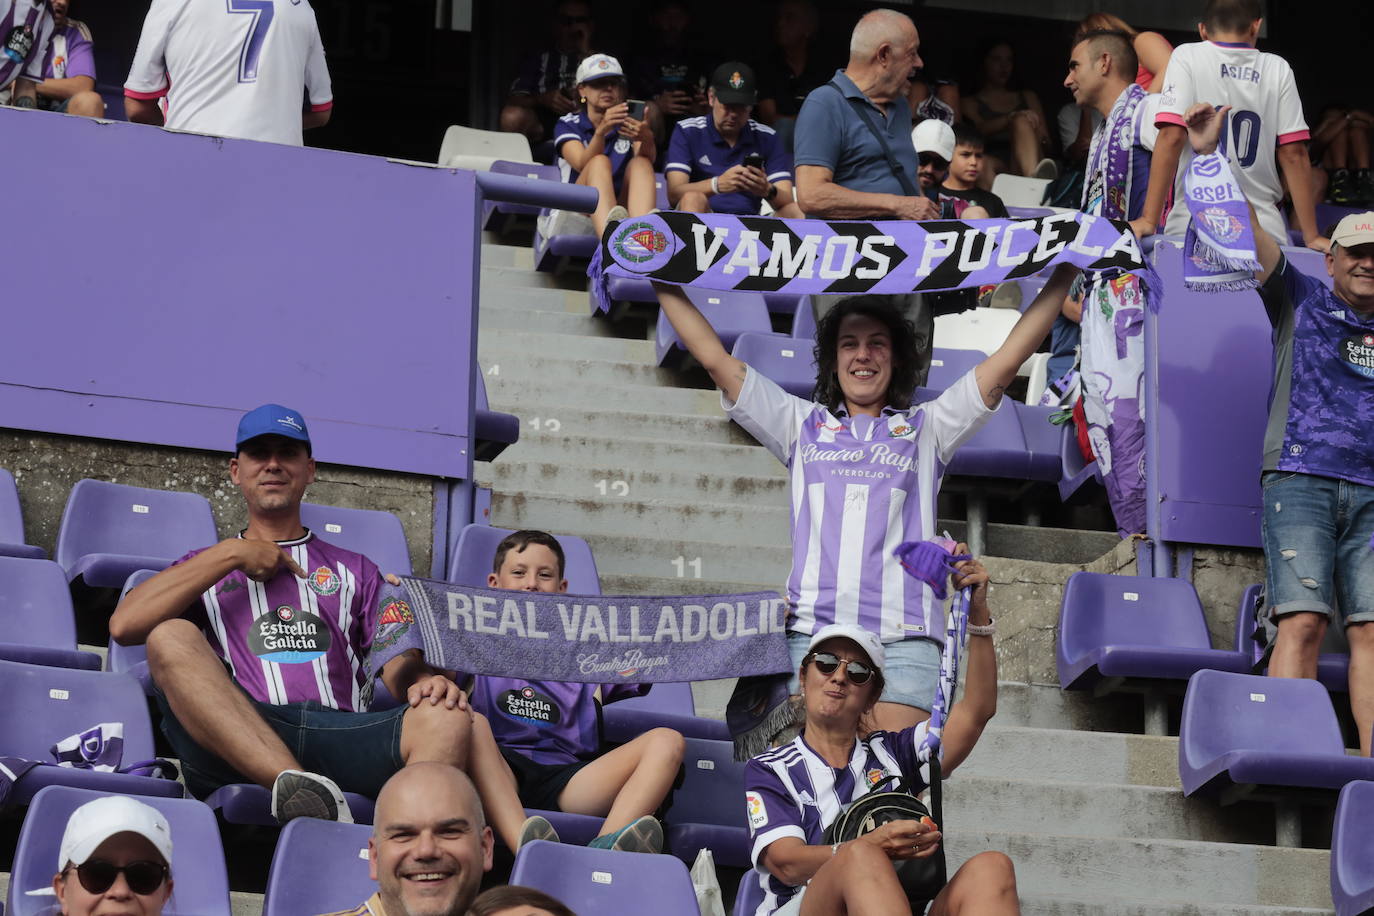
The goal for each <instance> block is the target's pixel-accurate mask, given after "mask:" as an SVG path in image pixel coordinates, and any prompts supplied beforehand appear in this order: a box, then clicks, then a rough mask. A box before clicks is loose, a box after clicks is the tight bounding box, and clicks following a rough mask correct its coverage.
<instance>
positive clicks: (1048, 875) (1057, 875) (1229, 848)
mask: <svg viewBox="0 0 1374 916" xmlns="http://www.w3.org/2000/svg"><path fill="white" fill-rule="evenodd" d="M946 849H947V851H948V862H949V865H950V870H951V873H953V870H954V868H955V867H957V866H958V865H961V864H962V863H963V862H965V861H966V860H967V859H969V858H971V857H972V856H973V855H975V854H977V853H979V852H983V851H985V850H997V851H1000V852H1003V853H1006V854H1007V855H1008V856H1010V857H1011V860H1012V862H1014V863H1015V864H1016V884H1017V888H1018V890H1019V892H1020V893H1021V894H1023V895H1026V896H1030V897H1035V896H1046V897H1049V896H1061V897H1067V898H1069V899H1077V900H1091V899H1094V898H1105V899H1113V898H1116V899H1125V900H1133V901H1149V902H1150V903H1151V904H1152V905H1154V906H1162V905H1165V904H1173V905H1174V907H1175V908H1173V909H1170V910H1168V911H1167V912H1171V913H1180V912H1190V911H1189V910H1188V909H1187V907H1188V906H1193V905H1220V906H1231V907H1246V908H1247V910H1246V911H1247V912H1251V911H1252V910H1250V909H1249V908H1251V907H1255V906H1279V907H1315V908H1320V907H1323V906H1325V905H1327V903H1328V902H1329V901H1330V899H1331V893H1330V890H1329V880H1330V875H1329V871H1328V870H1329V868H1330V854H1329V853H1327V852H1325V851H1323V850H1317V849H1279V848H1275V847H1272V846H1250V845H1243V844H1239V843H1202V842H1196V841H1190V840H1161V839H1133V838H1118V837H1082V836H1062V835H1054V834H1048V833H1033V834H1032V833H1003V832H994V831H982V830H971V831H968V832H964V831H956V832H954V833H952V834H946Z"/></svg>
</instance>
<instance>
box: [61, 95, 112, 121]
mask: <svg viewBox="0 0 1374 916" xmlns="http://www.w3.org/2000/svg"><path fill="white" fill-rule="evenodd" d="M67 114H73V115H80V116H81V117H83V118H102V117H104V116H105V100H104V99H102V98H101V97H100V93H98V92H93V91H91V90H89V89H88V90H86V91H84V92H78V93H77V94H76V95H74V96H72V97H71V98H70V99H68V100H67Z"/></svg>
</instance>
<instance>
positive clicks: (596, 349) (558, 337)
mask: <svg viewBox="0 0 1374 916" xmlns="http://www.w3.org/2000/svg"><path fill="white" fill-rule="evenodd" d="M478 347H479V350H481V349H488V348H489V349H492V350H506V351H512V352H515V353H527V354H530V355H534V354H536V353H557V354H559V355H560V356H561V357H563V358H565V359H605V360H614V361H625V362H639V363H646V364H648V365H653V364H654V344H653V341H649V340H629V339H627V338H624V337H585V336H581V335H572V334H545V333H541V332H540V330H539V329H537V328H533V327H530V328H526V329H524V330H516V331H503V330H491V331H487V332H484V333H483V335H482V337H481V338H479V339H478ZM507 361H508V362H510V360H507ZM532 377H534V378H539V377H540V376H532ZM544 377H545V378H547V376H544Z"/></svg>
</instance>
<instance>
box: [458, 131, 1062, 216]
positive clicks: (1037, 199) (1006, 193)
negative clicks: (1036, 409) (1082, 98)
mask: <svg viewBox="0 0 1374 916" xmlns="http://www.w3.org/2000/svg"><path fill="white" fill-rule="evenodd" d="M450 129H452V128H450ZM1049 186H1050V183H1049V181H1048V180H1046V179H1044V178H1022V177H1021V176H1020V175H1012V174H1010V173H1008V172H1003V173H1002V174H1000V175H998V176H997V177H996V178H995V179H993V182H992V193H994V194H996V195H997V196H998V197H1000V198H1002V203H1003V204H1005V205H1006V206H1007V207H1037V208H1038V207H1043V206H1044V205H1045V189H1046V188H1048V187H1049Z"/></svg>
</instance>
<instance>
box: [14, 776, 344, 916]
mask: <svg viewBox="0 0 1374 916" xmlns="http://www.w3.org/2000/svg"><path fill="white" fill-rule="evenodd" d="M108 794H110V793H108V792H92V791H90V790H88V789H73V788H70V787H67V786H48V787H47V788H46V789H43V790H42V791H41V792H39V793H38V794H37V795H35V796H34V797H33V801H32V802H30V803H29V810H28V814H27V816H26V817H25V818H24V825H23V827H21V828H20V831H19V843H18V845H17V846H16V848H15V852H14V868H13V871H12V872H11V874H10V888H9V903H8V904H7V905H6V907H5V913H7V914H9V916H37V914H39V913H46V912H49V910H48V909H47V908H48V907H49V906H51V905H52V904H53V903H54V898H52V897H46V896H43V897H40V896H32V897H31V896H28V895H27V894H26V893H25V891H31V890H37V889H38V888H50V887H52V876H53V872H55V871H56V870H57V868H56V864H57V855H58V848H59V846H60V845H61V842H62V833H63V831H64V830H65V829H66V826H67V818H69V817H70V816H71V813H72V812H73V811H75V810H76V809H77V808H79V807H80V806H81V805H84V804H86V803H87V802H90V801H94V800H96V799H97V798H101V797H103V796H105V795H108ZM138 800H139V801H141V802H143V803H144V804H146V805H149V806H151V807H153V808H156V809H157V810H158V811H159V812H160V813H161V814H162V816H163V817H165V818H167V825H168V826H169V827H171V828H172V862H171V868H172V878H173V880H174V881H175V882H176V885H175V887H174V888H173V890H172V896H171V899H170V900H169V901H168V905H167V907H166V909H165V912H167V913H169V914H171V913H196V914H201V916H229V914H230V912H231V908H230V903H229V876H228V874H227V872H226V869H225V864H224V847H223V846H222V845H221V844H220V838H219V826H218V825H217V824H216V823H215V815H214V813H213V812H211V811H210V809H209V808H207V807H205V805H203V804H201V803H200V802H198V801H196V800H195V799H190V798H147V797H141V798H139V799H138ZM361 899H362V898H359V900H361ZM354 902H355V903H356V902H358V901H354ZM311 912H314V911H313V910H312V911H311Z"/></svg>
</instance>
